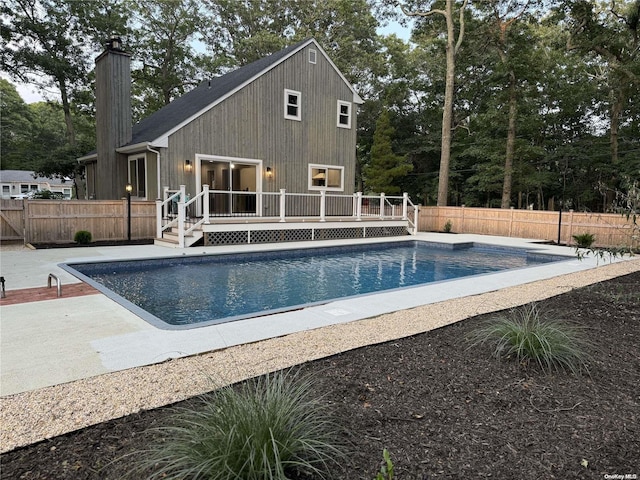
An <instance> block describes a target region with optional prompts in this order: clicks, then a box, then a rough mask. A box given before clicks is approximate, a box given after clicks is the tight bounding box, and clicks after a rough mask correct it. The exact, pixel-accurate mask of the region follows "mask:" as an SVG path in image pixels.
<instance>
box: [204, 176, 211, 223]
mask: <svg viewBox="0 0 640 480" xmlns="http://www.w3.org/2000/svg"><path fill="white" fill-rule="evenodd" d="M209 199H210V197H209V184H207V183H205V184H203V185H202V218H204V223H205V225H209Z"/></svg>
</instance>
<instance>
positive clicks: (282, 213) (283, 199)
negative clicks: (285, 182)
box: [280, 188, 287, 223]
mask: <svg viewBox="0 0 640 480" xmlns="http://www.w3.org/2000/svg"><path fill="white" fill-rule="evenodd" d="M286 192H287V191H286V190H285V189H284V188H281V189H280V222H281V223H284V222H286V220H285V216H286V212H285V211H284V210H285V208H286V205H287V195H286Z"/></svg>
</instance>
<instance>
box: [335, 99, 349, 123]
mask: <svg viewBox="0 0 640 480" xmlns="http://www.w3.org/2000/svg"><path fill="white" fill-rule="evenodd" d="M337 125H338V127H340V128H351V102H345V101H344V100H338V119H337Z"/></svg>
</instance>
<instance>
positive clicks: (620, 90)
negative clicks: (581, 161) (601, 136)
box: [564, 0, 640, 165]
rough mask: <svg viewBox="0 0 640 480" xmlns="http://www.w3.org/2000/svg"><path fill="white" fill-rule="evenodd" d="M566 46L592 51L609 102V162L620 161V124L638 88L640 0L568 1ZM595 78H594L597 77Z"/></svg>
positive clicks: (636, 97) (633, 100)
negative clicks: (568, 33)
mask: <svg viewBox="0 0 640 480" xmlns="http://www.w3.org/2000/svg"><path fill="white" fill-rule="evenodd" d="M564 5H566V14H567V16H568V20H569V29H570V34H571V36H570V38H569V42H568V44H567V46H568V48H569V49H575V50H578V51H580V52H582V53H583V54H585V55H587V54H592V55H593V56H594V57H595V58H592V59H591V61H595V62H596V63H597V64H598V65H599V67H600V68H603V69H604V73H605V75H602V76H600V79H602V80H603V81H604V82H605V83H606V86H607V89H608V93H609V95H608V99H607V103H608V105H609V112H608V114H609V139H610V147H611V163H612V164H614V165H615V164H617V163H618V162H619V159H620V158H619V134H620V127H621V125H623V124H624V123H625V120H626V118H628V117H627V114H628V113H629V108H630V106H631V105H630V104H631V103H636V104H637V102H638V95H637V93H638V91H640V0H621V1H619V2H614V1H611V3H610V4H608V5H606V6H604V5H603V7H604V8H602V7H600V5H598V4H597V3H594V2H590V1H587V0H567V1H566V2H565V3H564ZM596 78H597V77H596Z"/></svg>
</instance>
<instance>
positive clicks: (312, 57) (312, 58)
mask: <svg viewBox="0 0 640 480" xmlns="http://www.w3.org/2000/svg"><path fill="white" fill-rule="evenodd" d="M309 63H313V64H314V65H315V63H316V51H315V50H314V49H313V48H311V49H309Z"/></svg>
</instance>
